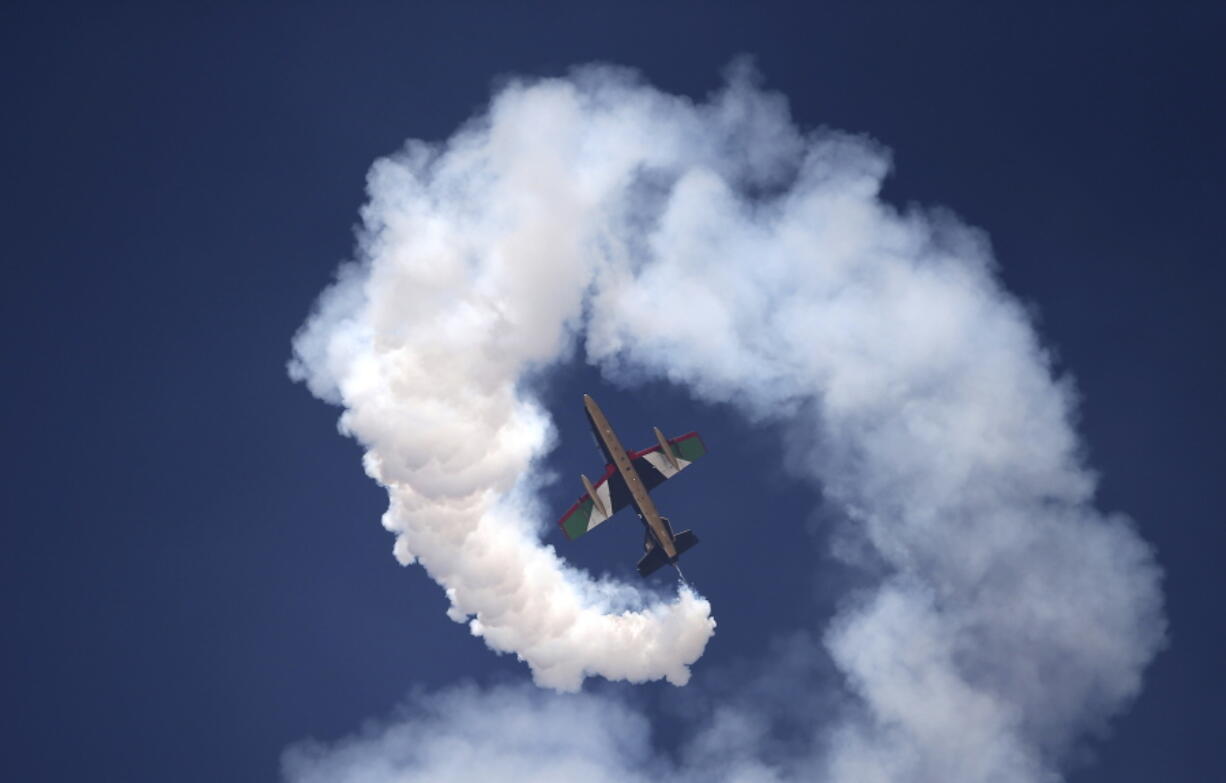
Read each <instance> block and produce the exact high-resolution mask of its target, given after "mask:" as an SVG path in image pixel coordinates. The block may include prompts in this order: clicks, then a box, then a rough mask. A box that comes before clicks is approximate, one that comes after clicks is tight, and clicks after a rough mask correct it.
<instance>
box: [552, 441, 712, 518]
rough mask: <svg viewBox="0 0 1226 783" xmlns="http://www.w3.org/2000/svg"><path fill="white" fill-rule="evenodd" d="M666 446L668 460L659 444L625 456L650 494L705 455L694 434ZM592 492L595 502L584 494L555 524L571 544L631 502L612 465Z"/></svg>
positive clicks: (628, 491)
mask: <svg viewBox="0 0 1226 783" xmlns="http://www.w3.org/2000/svg"><path fill="white" fill-rule="evenodd" d="M666 442H667V443H668V445H669V451H671V452H672V456H671V457H670V456H669V455H668V454H666V453H665V452H664V450H663V449H662V448H661V446H660V444H656V445H655V446H652V447H651V448H647V449H643V450H642V451H634V452H630V453H628V454H627V455H626V456H628V457H630V462H631V464H632V465H634V469H635V471H636V472H637V473H638V475H639V479H640V480H641V481H642V482H643V486H644V487H645V488H646V489H647V490H648V491H649V492H650V491H651V490H652V489H654V488H656V487H658V486H660V485H661V484H663V483H664V482H665V481H666V480H668V479H670V478H672V477H673V476H675V475H677V474H678V473H680V472H681V471H682V470H684V469H685V468H686V467H687V466H688V465H689V464H690V463H691V462H693V461H694V460H696V459H698V458H699V457H701V456H702V455H704V454H706V453H707V449H706V447H705V446H704V445H703V443H702V438H701V437H699V435H698V433H697V432H690V433H687V434H685V435H680V436H678V437H676V438H670V439H669V440H668V441H666ZM674 459H675V461H676V464H674ZM592 489H593V490H595V491H596V500H595V501H594V500H593V499H592V496H591V495H589V494H588V493H586V492H585V493H583V495H582V496H580V498H579V499H578V500H576V501H575V504H574V505H573V506H571V507H570V508H569V509H567V511H566V513H565V514H563V515H562V518H561V519H559V520H558V526H559V527H561V528H562V532H564V533H565V534H566V537H567V538H569V539H571V540H572V541H573V540H574V539H576V538H578V537H579V536H581V535H583V534H584V533H586V532H588V531H589V530H591V529H592V528H594V527H596V526H597V525H599V524H600V523H601V522H604V521H605V520H606V519H608V518H609V517H611V516H613V515H614V514H616V513H617V512H618V511H620V510H621V509H623V508H625V507H626V506H627V505H629V504H630V502H631V500H632V496H631V494H630V488H629V487H627V486H626V482H625V480H624V479H622V477H621V474H620V473H619V472H618V471H617V468H616V467H614V466H613V465H609V466H607V467H606V468H605V472H604V475H603V476H601V477H600V480H599V481H597V482H595V483H593V484H592Z"/></svg>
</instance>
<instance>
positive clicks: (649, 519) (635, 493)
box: [583, 394, 677, 560]
mask: <svg viewBox="0 0 1226 783" xmlns="http://www.w3.org/2000/svg"><path fill="white" fill-rule="evenodd" d="M583 407H584V408H585V409H586V410H587V415H588V421H589V422H590V423H591V425H592V433H593V434H594V435H595V436H596V440H597V442H598V443H599V444H600V446H601V450H602V451H603V452H604V454H605V458H606V459H608V460H609V462H610V463H612V465H613V466H614V467H615V468H617V471H618V473H620V474H621V477H622V480H624V481H625V482H626V487H627V489H629V490H630V498H631V503H633V504H634V510H635V511H636V512H638V515H639V519H641V520H643V524H644V525H646V526H647V529H648V530H650V531H651V535H652V537H653V538H655V540H656V544H657V545H658V546H660V547H661V548H662V549H663V550H664V553H665V554H666V555H668V557H669V559H670V560H673V559H676V557H677V548H676V545H675V543H674V542H673V536H672V533H670V532H669V529H668V526H667V525H666V524H664V520H663V519H661V518H660V512H659V511H657V510H656V504H655V502H654V501H653V500H652V499H651V495H650V494H649V493H648V491H647V488H646V487H645V486H643V481H642V479H640V478H639V474H638V471H636V470H635V469H634V465H633V464H632V463H631V461H630V456H629V455H628V454H626V449H625V448H624V447H623V446H622V444H621V441H619V440H618V439H617V433H615V432H614V431H613V427H612V425H610V424H609V420H608V419H607V418H606V417H605V415H604V412H603V411H602V410H600V406H599V405H597V404H596V401H595V400H593V399H592V397H591V395H588V394H585V395H583Z"/></svg>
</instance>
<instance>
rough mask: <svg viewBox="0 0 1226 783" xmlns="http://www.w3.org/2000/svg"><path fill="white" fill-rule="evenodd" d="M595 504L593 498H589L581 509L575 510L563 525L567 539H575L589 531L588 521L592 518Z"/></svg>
mask: <svg viewBox="0 0 1226 783" xmlns="http://www.w3.org/2000/svg"><path fill="white" fill-rule="evenodd" d="M593 506H594V504H593V503H592V499H591V498H587V500H584V501H583V502H582V503H580V504H579V507H578V508H576V509H575V511H574V513H572V514H571V515H570V516H569V517H567V518H566V521H565V522H563V523H562V529H563V530H565V531H566V537H567V538H571V539H575V538H578V537H579V536H581V535H583V534H584V533H586V532H587V531H588V521H589V520H591V518H592V508H593Z"/></svg>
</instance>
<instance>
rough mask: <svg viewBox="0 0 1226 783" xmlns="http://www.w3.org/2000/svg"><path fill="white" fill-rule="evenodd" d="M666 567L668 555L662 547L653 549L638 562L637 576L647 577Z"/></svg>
mask: <svg viewBox="0 0 1226 783" xmlns="http://www.w3.org/2000/svg"><path fill="white" fill-rule="evenodd" d="M666 565H668V554H667V553H666V552H665V551H664V549H663V548H662V547H655V548H654V549H652V550H651V551H650V552H648V553H647V554H645V555H643V557H642V558H641V559H640V560H639V564H638V566H637V568H638V571H639V576H649V575H651V574H654V573H655V572H656V571H659V570H660V569H661V568H663V567H664V566H666Z"/></svg>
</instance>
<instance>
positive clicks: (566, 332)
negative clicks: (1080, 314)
mask: <svg viewBox="0 0 1226 783" xmlns="http://www.w3.org/2000/svg"><path fill="white" fill-rule="evenodd" d="M887 169H888V161H887V159H886V156H885V155H884V153H883V152H882V151H881V150H879V149H878V148H877V147H876V146H875V145H873V144H871V143H869V142H867V141H865V140H863V139H857V138H852V137H848V136H844V135H840V134H835V133H815V134H808V135H806V134H804V133H802V132H801V131H800V130H799V129H797V128H796V127H795V126H794V125H793V123H792V122H791V120H790V118H789V117H788V114H787V109H786V105H785V104H784V102H783V101H782V99H781V98H779V97H778V96H773V95H770V94H768V93H765V92H763V91H762V90H760V89H759V88H758V87H757V86H756V85H755V84H754V81H753V79H752V75H751V74H749V73H748V72H747V71H745V70H743V69H742V70H739V71H736V72H734V74H733V77H732V78H731V80H730V82H729V84H728V86H727V87H726V88H725V89H724V90H723V91H722V92H720V93H719V94H718V95H716V96H714V97H713V98H712V99H711V100H710V101H709V102H707V103H703V104H693V103H691V102H689V101H688V100H686V99H682V98H677V97H672V96H668V95H664V94H662V93H659V92H657V91H655V90H653V89H651V88H649V87H646V86H643V85H641V84H639V83H637V82H636V81H635V79H634V78H633V77H632V76H631V75H628V74H626V73H624V72H620V71H614V70H610V69H601V68H591V69H585V70H582V71H580V72H578V73H576V74H575V75H574V76H573V77H571V78H568V79H554V80H542V81H537V82H532V83H516V84H512V85H511V86H509V87H507V88H506V89H505V90H503V91H502V92H501V93H500V94H499V95H498V96H497V97H496V98H495V100H494V102H493V104H492V105H491V108H490V110H489V112H488V114H487V115H485V116H483V117H481V118H479V119H478V120H475V121H474V122H472V123H470V125H469V126H467V127H466V128H465V129H463V130H462V131H461V132H459V133H457V134H456V135H455V136H454V137H453V138H452V139H450V140H449V141H448V142H447V143H445V144H442V145H433V146H432V145H427V144H424V143H420V142H413V143H411V144H410V145H409V146H408V148H407V149H406V150H405V152H404V153H402V154H400V155H397V156H395V157H393V158H390V159H386V160H383V161H380V162H378V163H377V164H376V165H375V167H374V169H373V170H372V174H371V178H370V195H371V200H370V203H369V204H368V206H367V207H366V209H365V211H364V219H365V223H366V227H367V232H366V234H365V236H364V238H363V243H362V260H361V261H360V263H358V264H357V265H355V266H352V267H349V268H347V269H346V270H344V271H343V272H342V274H341V276H340V279H339V281H338V283H337V284H336V285H335V286H334V287H333V288H332V289H331V290H330V291H329V292H327V293H326V294H325V295H324V297H323V299H322V300H321V305H320V308H319V311H318V312H317V314H316V315H315V316H314V317H313V318H312V319H311V321H310V322H308V324H307V325H306V326H305V327H304V328H303V330H302V332H301V333H300V334H299V336H298V337H297V339H296V340H295V357H296V358H295V360H294V362H293V363H292V365H291V371H292V373H293V374H294V376H295V377H297V378H300V379H303V380H306V381H307V383H308V384H309V385H310V387H311V389H312V391H313V392H315V393H316V394H317V395H319V396H321V397H324V398H325V399H330V400H334V401H339V402H341V403H342V404H343V405H344V406H345V408H346V412H345V414H344V415H343V417H342V428H343V429H344V430H346V431H347V432H350V433H352V434H353V435H354V436H356V437H357V438H359V439H360V440H361V441H362V442H363V443H364V444H365V445H366V446H367V448H368V452H367V458H366V465H367V470H368V472H369V473H370V474H371V475H372V476H373V477H374V478H376V479H377V480H378V481H380V482H381V483H383V484H384V485H385V486H387V487H388V490H389V494H390V496H391V507H390V510H389V512H388V514H387V516H386V517H385V520H384V522H385V525H386V526H387V527H388V528H389V529H390V530H392V531H394V532H396V533H397V535H398V538H397V543H396V553H397V556H398V557H400V559H401V560H402V562H409V561H411V560H412V558H413V557H414V556H416V557H417V558H418V559H419V560H420V561H421V563H422V564H423V565H424V566H425V567H426V568H427V570H428V571H429V572H430V574H431V576H432V577H433V578H434V579H435V580H436V581H438V582H439V583H440V584H441V585H443V586H444V587H445V589H446V590H447V594H448V596H449V597H450V598H451V600H452V604H453V606H452V610H451V614H452V616H453V617H454V618H455V619H462V618H464V617H466V616H469V615H475V620H474V621H473V623H472V626H473V631H474V633H477V634H480V635H482V636H484V638H485V640H486V642H487V643H488V644H490V646H491V647H494V648H495V649H498V650H509V651H513V652H515V653H516V654H517V655H519V656H520V657H521V658H522V659H524V660H525V661H527V663H528V664H529V666H530V667H531V668H532V671H533V673H534V676H535V677H536V679H537V682H538V683H540V684H544V685H548V686H551V687H554V688H560V689H575V688H577V687H578V686H579V684H580V683H581V682H582V679H583V677H584V676H585V675H589V674H596V675H600V676H604V677H607V678H610V679H615V678H623V679H630V680H635V681H640V680H645V679H652V678H660V677H667V678H668V679H669V680H670V681H672V682H675V683H679V684H680V683H684V682H685V681H686V679H687V678H688V674H689V672H688V668H687V667H688V665H689V664H690V663H692V662H693V661H694V660H695V659H696V658H697V657H698V656H699V655H700V654H701V652H702V650H703V648H704V646H705V644H706V641H707V640H708V639H709V637H710V635H711V633H712V632H713V628H714V623H713V621H712V620H711V618H710V614H709V606H708V605H707V603H706V602H705V601H703V600H702V599H700V598H698V597H697V596H695V595H693V594H691V593H689V592H685V591H683V592H682V593H681V594H680V595H679V596H678V598H677V599H676V600H675V601H673V602H671V603H661V602H656V601H651V600H649V599H647V598H643V597H640V596H639V595H638V594H637V593H635V592H634V590H633V589H632V588H630V587H626V586H619V585H611V584H603V583H602V584H594V583H592V582H591V581H590V580H588V579H587V578H586V577H585V576H583V575H580V574H577V573H575V572H574V571H571V570H569V569H567V568H566V567H565V566H564V565H563V564H562V563H561V562H560V561H559V560H558V558H557V557H556V555H554V553H553V551H552V549H550V548H548V547H543V546H541V545H540V543H539V541H538V538H537V529H536V524H538V522H537V521H536V520H539V518H540V517H541V516H542V514H540V513H537V511H538V510H537V509H535V507H534V506H533V500H532V492H531V489H532V487H531V485H530V484H529V483H528V482H527V480H526V478H525V477H526V476H528V475H530V472H529V470H528V468H529V465H530V463H531V461H532V460H533V459H534V458H537V457H538V456H539V455H540V454H541V453H542V452H543V451H544V449H546V448H547V446H548V444H549V439H550V425H549V422H548V420H547V418H546V417H545V415H544V414H543V413H542V412H541V411H540V410H539V408H538V407H537V406H535V405H534V404H533V402H532V400H531V399H529V398H527V397H526V396H525V395H524V393H523V391H522V390H521V387H520V381H521V379H522V378H523V377H524V376H525V374H528V373H531V372H533V371H534V370H536V369H537V368H540V367H542V366H546V365H548V364H550V363H551V362H555V361H558V360H559V359H561V358H566V357H568V356H570V355H571V352H572V350H573V348H574V343H575V341H576V338H577V337H578V336H579V335H581V334H582V335H585V347H586V353H587V356H588V358H589V360H590V361H593V362H595V363H599V364H600V365H601V366H602V367H603V368H604V369H605V371H606V372H608V373H611V374H626V375H629V376H630V377H635V376H638V375H643V374H645V375H650V376H653V377H666V378H668V379H670V380H672V381H674V382H676V383H680V384H685V385H687V386H688V387H689V388H691V389H692V390H693V392H694V393H695V394H696V395H699V396H702V397H705V398H707V399H711V400H721V401H729V402H733V403H735V404H737V405H739V406H741V407H742V408H743V409H744V410H745V411H746V413H747V414H749V415H751V416H754V417H757V418H779V419H786V420H787V421H788V422H789V429H790V431H791V432H792V433H794V435H793V437H794V439H795V441H796V442H795V443H793V444H791V445H792V446H793V448H792V452H793V453H794V454H795V455H798V456H795V457H794V458H793V459H792V460H791V461H790V463H791V464H790V467H791V468H792V469H794V470H796V471H798V472H801V473H802V474H804V475H808V476H810V477H812V478H813V479H814V480H816V481H818V482H819V483H820V485H821V487H822V489H823V492H824V494H825V495H826V497H827V498H828V499H830V500H831V501H832V502H833V503H834V505H836V506H837V507H839V508H841V509H843V510H844V512H845V514H846V516H847V519H848V522H847V526H846V530H845V531H844V533H843V534H842V535H841V536H840V539H839V549H838V551H840V552H842V553H843V554H844V556H845V557H847V558H848V559H853V560H866V559H867V560H868V561H871V564H872V566H873V567H874V568H875V569H877V570H878V571H879V572H880V573H882V574H884V575H885V576H883V577H882V580H881V582H880V584H879V585H878V587H877V588H876V589H875V590H874V591H872V592H871V593H868V594H865V595H862V596H859V597H858V598H857V599H856V601H855V602H849V603H848V604H847V605H846V607H845V608H844V609H843V610H842V611H841V612H840V614H839V615H838V616H837V617H836V618H835V620H834V622H833V623H832V624H831V626H830V628H829V629H828V630H827V632H826V635H825V646H826V649H827V651H828V653H829V655H830V656H831V657H832V659H833V661H834V662H835V664H836V665H837V666H838V668H839V669H840V670H841V672H842V674H843V676H844V677H845V679H846V684H847V687H848V688H849V690H850V692H851V693H852V694H854V695H855V696H856V698H857V702H856V705H857V706H856V707H855V708H853V709H848V710H844V711H842V712H841V713H840V714H839V716H838V720H836V721H833V722H832V723H831V724H830V725H827V726H825V727H824V733H823V735H822V736H823V737H824V739H823V741H822V742H821V743H820V747H822V748H825V750H824V751H823V752H821V753H820V754H819V753H817V751H816V750H815V751H814V753H813V755H812V757H810V758H806V759H805V760H804V761H803V764H802V763H800V762H797V766H796V769H800V768H801V767H803V768H804V769H806V770H808V771H809V772H813V771H817V772H820V773H822V774H823V775H824V776H825V777H828V778H829V779H831V780H839V781H842V780H849V781H850V780H855V781H874V780H897V779H906V780H917V781H927V780H933V781H936V780H943V781H951V780H952V781H959V780H967V781H970V780H1018V781H1034V780H1044V779H1050V778H1051V776H1052V775H1053V774H1054V773H1053V769H1054V767H1053V764H1054V763H1055V760H1057V759H1059V758H1060V756H1061V754H1062V753H1063V752H1064V751H1065V750H1066V748H1067V744H1068V743H1069V742H1071V741H1073V740H1074V739H1076V737H1077V736H1078V735H1079V732H1080V731H1081V730H1083V729H1085V728H1086V727H1087V726H1092V725H1094V724H1095V723H1096V722H1098V721H1101V720H1103V719H1105V717H1107V716H1109V715H1110V714H1111V713H1112V712H1114V711H1116V710H1118V709H1119V708H1120V706H1121V705H1122V704H1124V703H1126V702H1127V700H1128V699H1129V698H1130V697H1131V696H1132V695H1134V694H1135V693H1136V692H1137V690H1138V688H1139V687H1140V676H1141V672H1142V670H1143V668H1144V666H1145V664H1146V663H1147V662H1148V661H1149V660H1150V659H1151V658H1152V656H1153V654H1154V653H1155V651H1156V649H1157V648H1158V646H1159V645H1160V644H1161V640H1162V637H1163V633H1164V630H1163V620H1162V616H1161V596H1160V593H1159V590H1158V572H1157V569H1156V567H1155V566H1154V564H1153V562H1152V557H1151V555H1150V553H1149V551H1148V549H1147V547H1146V546H1145V545H1144V543H1143V542H1142V541H1141V540H1140V539H1139V538H1138V537H1137V536H1136V534H1135V533H1134V532H1133V531H1132V530H1131V528H1130V526H1129V524H1128V523H1127V521H1126V520H1123V519H1121V518H1117V517H1108V516H1103V515H1102V514H1100V513H1098V512H1097V511H1096V510H1095V509H1094V508H1093V505H1092V494H1093V484H1094V481H1093V477H1092V475H1091V474H1090V473H1089V472H1088V471H1087V469H1086V468H1085V467H1084V465H1083V464H1082V460H1081V457H1080V454H1079V451H1078V444H1077V439H1076V436H1075V434H1074V432H1073V430H1072V427H1071V425H1070V417H1071V411H1072V408H1073V400H1072V394H1071V392H1070V389H1069V386H1068V384H1067V383H1064V382H1056V381H1054V380H1053V378H1052V371H1051V367H1050V361H1049V360H1048V358H1047V356H1046V354H1045V353H1044V351H1043V350H1042V348H1041V347H1040V346H1039V344H1038V342H1037V339H1036V337H1035V334H1034V331H1033V329H1032V327H1031V325H1030V323H1029V321H1028V319H1027V317H1026V314H1025V312H1024V311H1023V310H1022V309H1021V308H1020V307H1019V306H1018V305H1017V304H1016V303H1015V302H1014V301H1013V300H1012V299H1010V298H1009V297H1008V296H1007V295H1006V294H1005V293H1004V292H1003V291H1001V289H1000V288H999V286H998V285H997V284H996V282H995V281H994V279H993V276H992V263H991V259H990V255H989V253H988V251H987V248H986V243H985V242H984V241H983V240H982V238H981V237H980V236H979V235H977V234H976V233H975V232H973V231H971V230H968V229H966V228H964V227H962V226H960V225H958V224H957V223H956V221H953V220H952V219H950V218H941V217H937V216H931V215H925V214H920V213H912V214H900V213H898V212H897V211H895V210H893V209H892V208H890V207H889V206H887V205H885V204H884V203H882V202H881V201H880V200H879V198H878V197H877V193H878V188H879V185H880V181H881V179H882V177H883V176H884V175H885V173H886V171H887ZM814 652H815V653H816V652H817V651H814ZM473 698H476V697H473ZM525 698H529V697H525ZM530 699H531V704H530V705H529V706H530V707H531V708H532V709H538V708H539V709H552V707H550V706H549V705H550V704H551V703H552V702H549V700H548V698H547V697H536V696H533V697H530ZM573 704H581V703H579V702H574V703H573ZM541 705H544V706H541ZM575 708H576V709H581V707H575ZM517 709H519V708H518V707H517ZM559 709H560V708H559ZM440 720H442V719H440ZM444 722H445V721H444ZM414 725H417V724H414ZM440 725H441V724H440ZM418 728H419V729H420V726H419V727H418ZM423 730H424V729H423ZM715 730H716V729H715V728H709V729H708V730H707V731H706V732H705V733H703V734H702V735H700V736H699V737H697V738H696V739H695V742H696V743H698V744H701V743H702V742H703V741H708V740H709V733H710V731H715ZM815 731H816V727H815ZM704 737H706V738H707V740H704V739H703V738H704ZM815 747H817V746H815ZM371 752H375V751H371ZM593 752H595V751H593ZM636 752H637V753H638V754H639V755H638V756H637V758H639V759H640V760H641V761H642V763H643V765H648V766H651V765H659V764H662V763H663V762H662V761H661V760H659V759H655V758H653V757H651V756H650V753H649V751H646V750H643V749H642V748H638V749H637V750H636ZM326 755H327V754H325V756H326ZM320 758H323V757H320ZM320 763H323V762H320ZM738 764H739V766H738V765H732V766H726V767H724V768H723V769H724V771H725V772H728V770H731V769H734V768H736V769H748V770H757V772H754V773H753V774H749V773H746V774H747V775H748V777H747V778H746V779H769V775H773V774H774V772H770V773H769V775H768V773H767V772H763V769H764V768H763V767H762V765H761V763H760V762H759V761H758V760H757V759H755V757H754V749H753V748H746V749H745V750H744V752H743V753H742V754H741V755H740V757H739V759H738ZM393 766H394V768H395V769H398V770H399V772H398V773H397V774H399V775H403V779H418V778H419V777H420V778H421V779H431V780H435V779H450V778H449V777H448V776H447V775H443V774H433V773H437V772H440V770H438V769H436V768H435V767H434V766H433V762H428V761H426V760H422V759H420V758H416V759H415V760H405V761H404V763H403V764H399V765H393ZM308 767H310V765H307V766H304V767H300V768H297V769H298V771H297V772H294V773H293V775H292V776H293V777H296V778H302V779H308V778H309V775H308V773H307V772H304V771H303V770H307V768H308ZM423 770H424V771H425V772H430V773H431V774H425V773H424V772H423ZM418 773H422V774H420V775H419V774H418ZM759 773H761V775H759ZM762 775H766V776H767V777H765V778H763V777H762ZM415 776H416V777H415ZM727 777H728V779H732V776H731V774H730V773H729V774H728V775H727ZM334 779H345V778H342V777H338V778H334ZM374 779H378V780H383V779H390V778H384V777H376V778H374ZM395 779H402V778H401V777H397V778H395ZM619 779H626V778H624V777H619ZM696 779H697V778H696Z"/></svg>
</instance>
